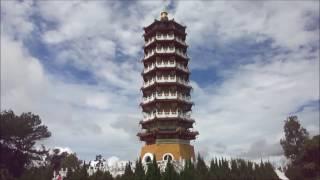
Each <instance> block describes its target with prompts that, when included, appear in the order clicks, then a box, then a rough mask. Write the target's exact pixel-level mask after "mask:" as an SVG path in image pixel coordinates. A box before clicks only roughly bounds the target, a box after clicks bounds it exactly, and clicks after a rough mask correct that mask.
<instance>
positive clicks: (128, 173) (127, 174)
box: [121, 162, 134, 180]
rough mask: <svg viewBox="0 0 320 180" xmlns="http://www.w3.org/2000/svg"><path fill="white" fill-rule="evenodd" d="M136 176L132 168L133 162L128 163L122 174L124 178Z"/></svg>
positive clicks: (130, 179) (129, 178)
mask: <svg viewBox="0 0 320 180" xmlns="http://www.w3.org/2000/svg"><path fill="white" fill-rule="evenodd" d="M133 178H134V174H133V172H132V169H131V162H129V163H127V164H126V167H125V169H124V174H123V175H122V177H121V179H122V180H132V179H133Z"/></svg>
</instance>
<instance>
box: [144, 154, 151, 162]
mask: <svg viewBox="0 0 320 180" xmlns="http://www.w3.org/2000/svg"><path fill="white" fill-rule="evenodd" d="M152 160H153V155H152V154H151V153H146V154H144V156H143V158H142V162H143V163H150V162H152Z"/></svg>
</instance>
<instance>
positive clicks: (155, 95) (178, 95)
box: [142, 92, 191, 104]
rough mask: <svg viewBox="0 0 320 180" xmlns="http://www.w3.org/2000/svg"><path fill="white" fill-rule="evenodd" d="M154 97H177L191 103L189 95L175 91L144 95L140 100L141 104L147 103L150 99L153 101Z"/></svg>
mask: <svg viewBox="0 0 320 180" xmlns="http://www.w3.org/2000/svg"><path fill="white" fill-rule="evenodd" d="M155 99H178V100H182V101H186V102H190V103H191V97H190V96H185V95H182V94H178V93H177V92H176V93H164V92H163V93H155V94H152V95H151V96H147V97H144V98H143V100H142V103H143V104H146V103H149V102H151V101H154V100H155Z"/></svg>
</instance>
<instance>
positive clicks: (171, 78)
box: [143, 76, 189, 88]
mask: <svg viewBox="0 0 320 180" xmlns="http://www.w3.org/2000/svg"><path fill="white" fill-rule="evenodd" d="M155 82H157V83H163V82H177V83H180V84H183V85H185V86H188V85H189V84H188V82H187V81H185V80H183V79H181V78H177V76H156V77H154V78H152V79H150V80H149V81H147V82H144V83H143V87H144V88H146V87H148V86H151V85H153V84H154V83H155Z"/></svg>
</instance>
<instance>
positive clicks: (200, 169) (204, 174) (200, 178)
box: [195, 154, 209, 180]
mask: <svg viewBox="0 0 320 180" xmlns="http://www.w3.org/2000/svg"><path fill="white" fill-rule="evenodd" d="M195 172H196V177H197V178H196V179H197V180H207V179H209V173H208V167H207V165H206V163H205V162H204V160H203V158H202V157H201V156H200V154H198V157H197V163H196V171H195Z"/></svg>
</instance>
